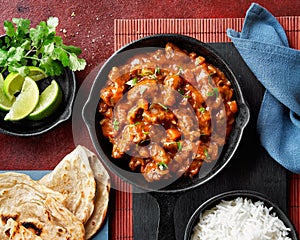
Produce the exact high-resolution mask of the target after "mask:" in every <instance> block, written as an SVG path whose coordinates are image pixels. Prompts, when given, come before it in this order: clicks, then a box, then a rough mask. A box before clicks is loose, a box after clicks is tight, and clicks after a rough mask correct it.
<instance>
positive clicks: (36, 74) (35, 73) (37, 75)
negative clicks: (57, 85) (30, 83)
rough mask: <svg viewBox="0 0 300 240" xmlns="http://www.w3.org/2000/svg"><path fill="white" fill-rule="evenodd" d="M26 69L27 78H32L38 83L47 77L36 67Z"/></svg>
mask: <svg viewBox="0 0 300 240" xmlns="http://www.w3.org/2000/svg"><path fill="white" fill-rule="evenodd" d="M28 69H29V74H28V77H30V78H32V79H33V80H34V81H39V80H42V79H44V78H46V77H47V74H46V73H45V72H44V71H43V70H42V69H40V68H38V67H35V66H28Z"/></svg>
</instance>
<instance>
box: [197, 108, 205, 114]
mask: <svg viewBox="0 0 300 240" xmlns="http://www.w3.org/2000/svg"><path fill="white" fill-rule="evenodd" d="M198 111H199V112H201V113H204V112H205V111H206V109H205V108H204V107H200V108H199V109H198Z"/></svg>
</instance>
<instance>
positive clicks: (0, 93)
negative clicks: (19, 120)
mask: <svg viewBox="0 0 300 240" xmlns="http://www.w3.org/2000/svg"><path fill="white" fill-rule="evenodd" d="M3 85H4V78H3V75H2V74H1V73H0V110H2V111H9V109H10V108H11V106H12V104H13V102H14V101H15V100H16V99H15V98H13V99H12V101H11V100H9V99H8V98H7V96H6V95H5V93H4V90H3Z"/></svg>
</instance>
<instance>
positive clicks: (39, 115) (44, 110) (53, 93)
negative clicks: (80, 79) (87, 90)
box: [27, 80, 62, 121]
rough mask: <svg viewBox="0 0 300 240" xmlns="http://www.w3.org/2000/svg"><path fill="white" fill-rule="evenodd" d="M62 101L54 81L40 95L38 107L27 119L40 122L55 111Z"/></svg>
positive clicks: (60, 92)
mask: <svg viewBox="0 0 300 240" xmlns="http://www.w3.org/2000/svg"><path fill="white" fill-rule="evenodd" d="M61 101H62V91H61V88H60V86H59V85H58V83H57V82H56V81H55V80H52V82H51V84H50V85H49V86H48V87H47V88H46V89H45V90H44V91H43V92H42V93H41V95H40V99H39V102H38V105H37V106H36V108H35V109H34V110H33V112H32V113H30V114H29V116H28V117H27V118H28V119H30V120H35V121H37V120H42V119H44V118H46V117H49V116H50V115H51V114H53V113H54V112H55V110H57V108H58V107H59V105H60V103H61Z"/></svg>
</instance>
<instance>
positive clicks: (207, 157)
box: [204, 149, 210, 160]
mask: <svg viewBox="0 0 300 240" xmlns="http://www.w3.org/2000/svg"><path fill="white" fill-rule="evenodd" d="M204 156H205V158H206V159H208V160H209V159H210V156H209V153H208V150H207V149H204Z"/></svg>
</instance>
